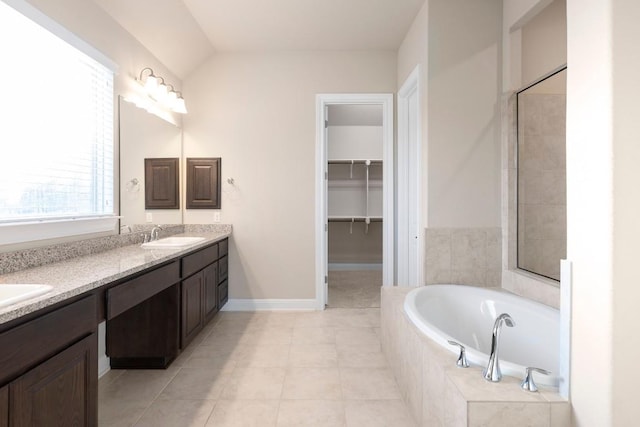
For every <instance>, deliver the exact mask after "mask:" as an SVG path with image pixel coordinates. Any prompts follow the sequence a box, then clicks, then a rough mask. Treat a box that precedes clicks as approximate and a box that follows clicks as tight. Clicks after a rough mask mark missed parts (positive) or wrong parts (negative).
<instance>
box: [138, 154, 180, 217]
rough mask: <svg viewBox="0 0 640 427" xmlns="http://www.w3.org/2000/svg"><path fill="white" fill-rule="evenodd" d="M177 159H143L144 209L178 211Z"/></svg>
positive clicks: (178, 183)
mask: <svg viewBox="0 0 640 427" xmlns="http://www.w3.org/2000/svg"><path fill="white" fill-rule="evenodd" d="M178 164H179V159H178V158H167V159H144V195H145V197H144V208H145V209H179V208H180V182H179V176H180V175H179V171H178Z"/></svg>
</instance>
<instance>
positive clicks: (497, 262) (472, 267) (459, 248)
mask: <svg viewBox="0 0 640 427" xmlns="http://www.w3.org/2000/svg"><path fill="white" fill-rule="evenodd" d="M501 238H502V237H501V231H500V228H498V227H496V228H427V229H426V236H425V258H426V260H425V263H426V265H425V271H426V284H427V285H432V284H437V283H453V284H459V285H469V286H482V287H499V286H500V284H501V270H502V265H501V254H502V242H501Z"/></svg>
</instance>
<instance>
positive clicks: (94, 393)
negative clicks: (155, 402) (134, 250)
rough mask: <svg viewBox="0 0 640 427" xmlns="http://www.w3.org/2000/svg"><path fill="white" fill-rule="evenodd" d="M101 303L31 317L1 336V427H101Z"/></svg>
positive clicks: (73, 305) (78, 304)
mask: <svg viewBox="0 0 640 427" xmlns="http://www.w3.org/2000/svg"><path fill="white" fill-rule="evenodd" d="M96 329H97V299H96V297H95V296H94V295H90V296H88V297H85V298H83V299H80V300H78V301H75V302H72V303H70V304H68V305H66V306H62V307H59V308H55V309H52V310H50V311H49V312H47V313H45V314H42V315H39V316H30V320H28V321H26V322H24V323H21V324H18V325H15V326H13V327H11V328H10V329H8V330H6V331H4V332H2V333H1V334H0V381H2V382H0V384H2V385H3V387H2V388H1V389H0V426H6V425H9V426H12V427H22V426H29V427H32V426H96V425H97V422H98V406H97V405H98V356H97V351H98V342H97V332H96Z"/></svg>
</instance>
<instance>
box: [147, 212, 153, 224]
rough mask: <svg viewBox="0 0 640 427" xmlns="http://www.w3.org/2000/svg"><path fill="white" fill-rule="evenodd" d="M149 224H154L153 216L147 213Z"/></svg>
mask: <svg viewBox="0 0 640 427" xmlns="http://www.w3.org/2000/svg"><path fill="white" fill-rule="evenodd" d="M147 222H153V214H152V213H151V212H147Z"/></svg>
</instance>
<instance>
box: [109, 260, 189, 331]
mask: <svg viewBox="0 0 640 427" xmlns="http://www.w3.org/2000/svg"><path fill="white" fill-rule="evenodd" d="M179 280H180V271H179V267H178V262H177V261H176V262H172V263H171V264H169V265H165V266H164V267H160V268H157V269H155V270H153V271H150V272H149V273H145V274H143V275H142V276H139V277H136V278H135V279H132V280H129V281H126V282H124V283H122V284H120V285H118V286H115V287H113V288H111V289H108V290H107V320H109V319H112V318H114V317H116V316H117V315H119V314H121V313H123V312H125V311H127V310H128V309H130V308H132V307H135V306H136V305H138V304H140V303H141V302H142V301H145V300H147V299H149V298H151V297H152V296H154V295H155V294H157V293H160V292H162V291H163V290H165V289H167V288H168V287H170V286H172V285H174V284H176V283H177V282H178V281H179Z"/></svg>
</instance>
